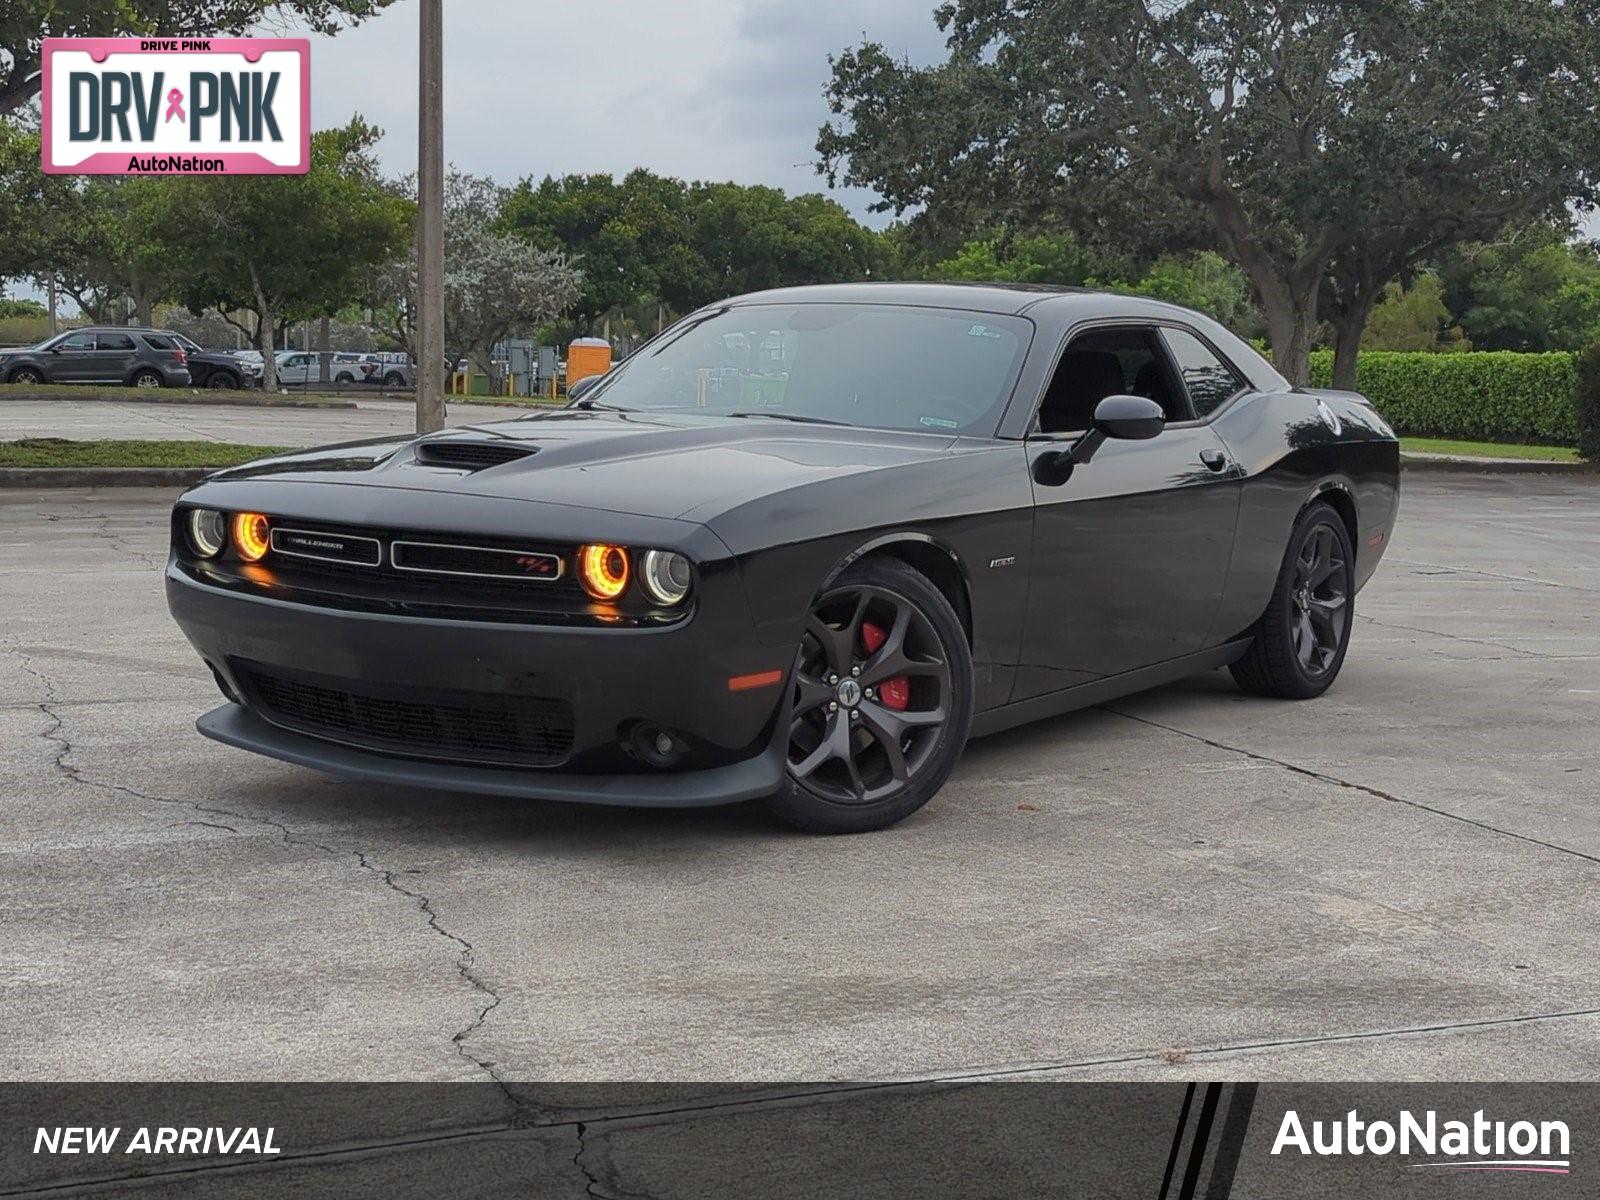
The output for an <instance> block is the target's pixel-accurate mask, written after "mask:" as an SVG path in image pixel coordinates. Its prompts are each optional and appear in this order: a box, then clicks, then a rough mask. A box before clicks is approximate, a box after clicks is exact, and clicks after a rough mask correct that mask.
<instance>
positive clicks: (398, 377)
mask: <svg viewBox="0 0 1600 1200" xmlns="http://www.w3.org/2000/svg"><path fill="white" fill-rule="evenodd" d="M405 385H406V377H405V376H404V375H402V374H400V372H399V371H390V372H389V374H387V375H385V376H384V377H383V386H384V387H387V388H402V387H405Z"/></svg>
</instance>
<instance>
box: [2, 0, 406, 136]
mask: <svg viewBox="0 0 1600 1200" xmlns="http://www.w3.org/2000/svg"><path fill="white" fill-rule="evenodd" d="M391 3H393V0H6V3H5V5H4V6H3V7H0V116H3V115H5V114H6V113H10V112H15V111H16V110H17V109H19V108H21V107H22V106H23V105H24V104H26V103H28V101H30V100H32V99H33V97H34V96H35V95H36V94H37V93H38V91H39V85H40V74H39V73H40V69H41V68H40V48H41V46H42V44H43V42H44V39H45V38H47V37H139V36H146V35H154V34H160V35H162V36H163V37H187V36H191V35H203V34H218V35H222V34H238V33H244V32H245V31H246V30H248V29H250V28H251V27H252V26H254V25H256V24H258V23H259V22H260V21H262V20H264V19H266V18H269V17H273V16H290V15H293V16H297V17H300V18H301V19H303V20H304V21H305V22H306V23H307V24H308V25H309V26H310V27H311V28H312V29H313V30H315V31H317V32H319V33H332V32H333V31H334V30H336V29H338V28H339V27H340V26H341V25H342V24H344V23H346V22H348V23H354V22H356V21H360V20H362V19H363V18H365V17H369V16H371V15H372V14H373V13H376V12H378V11H380V10H382V9H384V8H386V7H387V6H388V5H389V4H391Z"/></svg>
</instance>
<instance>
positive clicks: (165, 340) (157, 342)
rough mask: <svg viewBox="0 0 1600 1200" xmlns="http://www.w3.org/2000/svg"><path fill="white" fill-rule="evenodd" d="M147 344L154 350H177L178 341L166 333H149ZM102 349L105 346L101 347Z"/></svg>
mask: <svg viewBox="0 0 1600 1200" xmlns="http://www.w3.org/2000/svg"><path fill="white" fill-rule="evenodd" d="M144 342H145V345H147V346H149V347H150V348H151V349H152V350H176V349H177V348H178V343H177V342H175V341H174V340H173V339H172V338H169V337H168V336H167V335H166V334H164V333H147V334H145V335H144ZM100 348H101V349H102V350H104V349H105V347H104V346H102V347H100Z"/></svg>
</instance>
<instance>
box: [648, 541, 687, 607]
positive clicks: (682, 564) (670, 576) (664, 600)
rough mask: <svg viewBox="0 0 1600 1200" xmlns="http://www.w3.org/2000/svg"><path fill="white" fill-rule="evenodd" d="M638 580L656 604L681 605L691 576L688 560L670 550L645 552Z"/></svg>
mask: <svg viewBox="0 0 1600 1200" xmlns="http://www.w3.org/2000/svg"><path fill="white" fill-rule="evenodd" d="M639 580H640V582H641V583H643V584H644V590H645V591H646V592H647V593H649V596H650V599H652V600H654V601H655V602H656V603H657V604H681V603H682V602H683V598H684V597H685V596H687V595H688V594H689V584H690V583H691V582H692V581H693V575H692V573H691V572H690V570H689V560H688V559H687V558H685V557H684V556H683V555H681V554H674V553H673V552H672V551H671V550H647V551H645V555H644V558H643V560H642V561H641V562H640V564H639Z"/></svg>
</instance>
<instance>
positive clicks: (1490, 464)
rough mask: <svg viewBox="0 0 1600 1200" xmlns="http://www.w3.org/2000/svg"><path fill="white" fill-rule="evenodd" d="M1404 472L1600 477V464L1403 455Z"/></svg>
mask: <svg viewBox="0 0 1600 1200" xmlns="http://www.w3.org/2000/svg"><path fill="white" fill-rule="evenodd" d="M1400 467H1401V469H1402V470H1405V471H1448V472H1451V473H1453V474H1457V475H1459V474H1463V473H1466V474H1472V475H1573V476H1577V477H1579V478H1593V479H1596V480H1600V463H1586V462H1575V463H1574V462H1541V461H1539V460H1538V459H1536V458H1530V459H1504V458H1418V457H1415V456H1414V455H1410V454H1402V455H1401V456H1400Z"/></svg>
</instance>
